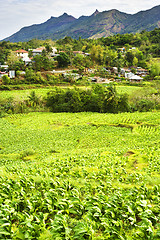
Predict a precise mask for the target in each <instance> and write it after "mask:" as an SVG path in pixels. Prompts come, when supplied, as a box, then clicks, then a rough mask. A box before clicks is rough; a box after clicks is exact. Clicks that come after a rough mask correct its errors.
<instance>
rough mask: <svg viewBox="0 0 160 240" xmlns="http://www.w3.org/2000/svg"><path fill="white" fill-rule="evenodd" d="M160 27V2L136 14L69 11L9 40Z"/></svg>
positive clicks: (88, 35) (94, 35) (95, 35)
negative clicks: (77, 14)
mask: <svg viewBox="0 0 160 240" xmlns="http://www.w3.org/2000/svg"><path fill="white" fill-rule="evenodd" d="M156 27H158V28H159V27H160V5H159V6H156V7H153V8H152V9H149V10H146V11H140V12H138V13H136V14H127V13H123V12H120V11H118V10H116V9H112V10H109V11H104V12H99V11H98V10H96V11H95V12H94V13H93V14H92V15H91V16H81V17H79V18H78V19H76V18H74V17H73V16H71V15H68V14H67V13H64V14H63V15H61V16H59V17H51V18H50V19H49V20H47V21H46V22H44V23H41V24H35V25H32V26H28V27H24V28H22V29H21V30H20V31H18V32H17V33H15V34H13V35H12V36H10V37H8V38H5V39H4V40H5V41H11V42H19V41H28V40H30V39H33V38H37V39H47V38H51V39H53V40H56V39H60V38H63V37H65V36H70V37H72V38H75V39H78V38H79V37H82V38H99V37H107V36H110V35H113V34H117V33H120V34H123V33H136V32H140V31H142V30H147V31H151V30H153V29H154V28H156Z"/></svg>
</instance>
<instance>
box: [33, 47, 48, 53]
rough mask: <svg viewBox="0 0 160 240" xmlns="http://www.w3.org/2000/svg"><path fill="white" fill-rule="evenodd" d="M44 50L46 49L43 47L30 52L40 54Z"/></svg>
mask: <svg viewBox="0 0 160 240" xmlns="http://www.w3.org/2000/svg"><path fill="white" fill-rule="evenodd" d="M45 49H46V48H45V47H39V48H36V49H33V51H32V52H42V51H43V50H45Z"/></svg>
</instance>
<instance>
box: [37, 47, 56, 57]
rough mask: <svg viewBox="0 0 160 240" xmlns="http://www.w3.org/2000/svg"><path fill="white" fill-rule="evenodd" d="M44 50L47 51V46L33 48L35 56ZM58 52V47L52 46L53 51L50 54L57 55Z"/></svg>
mask: <svg viewBox="0 0 160 240" xmlns="http://www.w3.org/2000/svg"><path fill="white" fill-rule="evenodd" d="M43 51H46V48H45V47H39V48H36V49H33V50H32V54H33V57H34V56H36V55H41V54H42V52H43ZM56 53H57V48H55V47H52V52H51V53H50V56H51V57H55V56H57V54H56Z"/></svg>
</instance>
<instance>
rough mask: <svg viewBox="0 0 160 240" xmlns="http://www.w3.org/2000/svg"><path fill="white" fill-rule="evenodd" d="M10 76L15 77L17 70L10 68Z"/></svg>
mask: <svg viewBox="0 0 160 240" xmlns="http://www.w3.org/2000/svg"><path fill="white" fill-rule="evenodd" d="M9 77H10V78H15V70H10V71H9Z"/></svg>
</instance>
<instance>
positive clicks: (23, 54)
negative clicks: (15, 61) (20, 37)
mask: <svg viewBox="0 0 160 240" xmlns="http://www.w3.org/2000/svg"><path fill="white" fill-rule="evenodd" d="M15 53H16V55H17V57H20V58H27V57H28V51H25V50H23V49H19V50H16V51H15Z"/></svg>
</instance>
